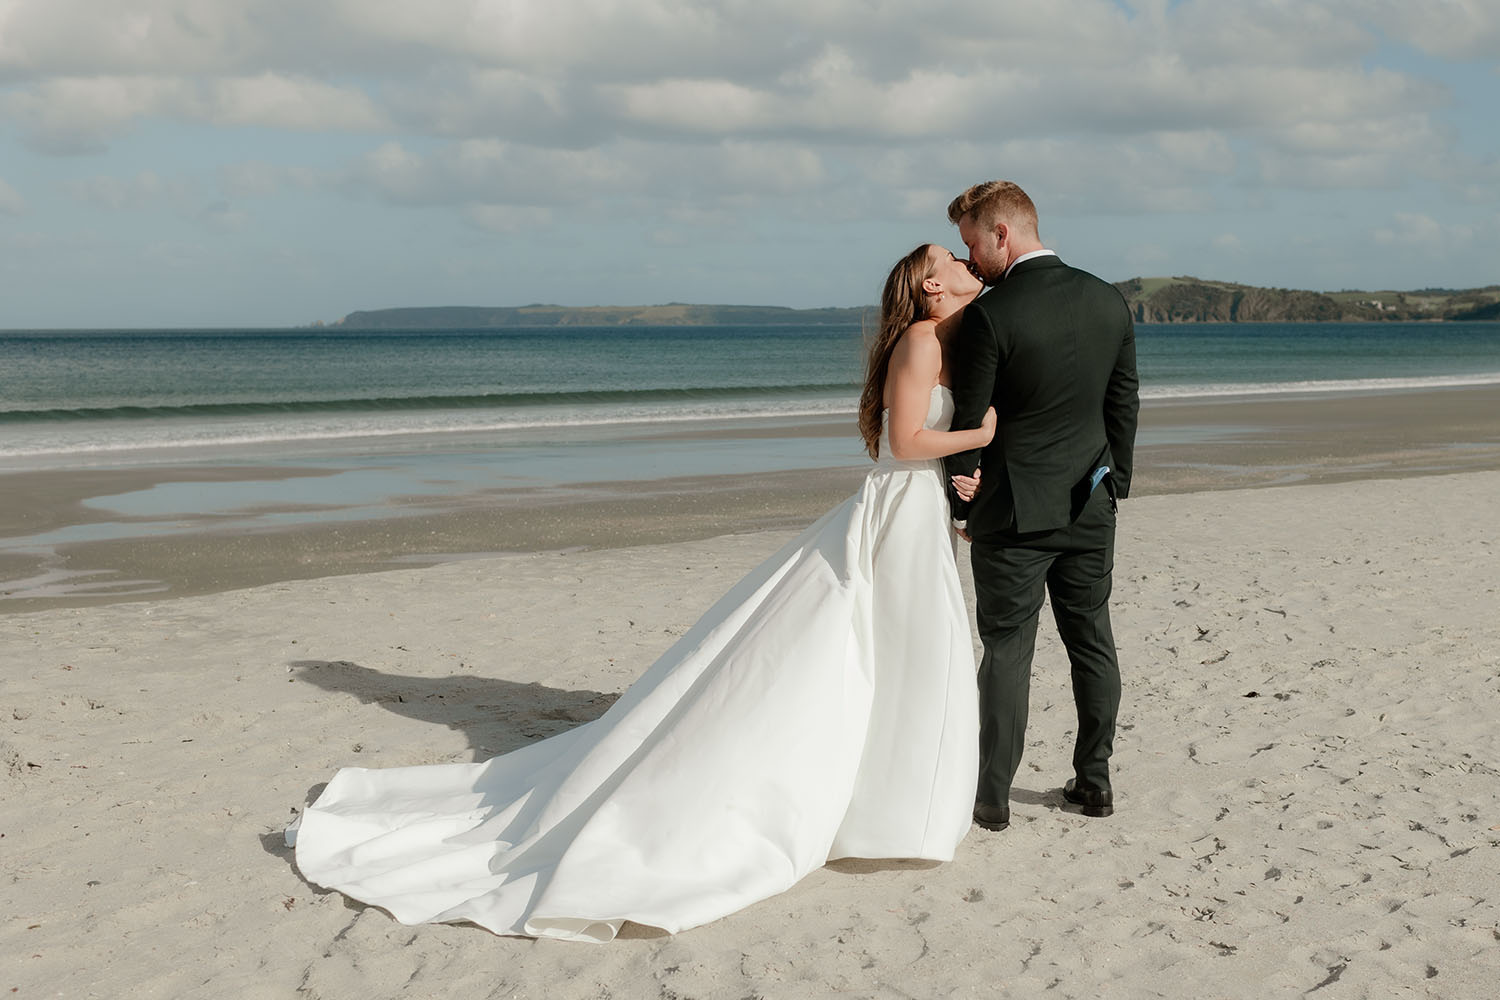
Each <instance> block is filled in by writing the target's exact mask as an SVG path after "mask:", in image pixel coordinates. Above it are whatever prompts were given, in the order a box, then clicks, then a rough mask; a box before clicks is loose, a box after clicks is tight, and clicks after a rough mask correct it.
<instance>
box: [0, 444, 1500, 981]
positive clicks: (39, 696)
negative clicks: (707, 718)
mask: <svg viewBox="0 0 1500 1000" xmlns="http://www.w3.org/2000/svg"><path fill="white" fill-rule="evenodd" d="M1497 513H1500V473H1496V472H1480V473H1470V474H1464V475H1458V476H1439V477H1432V478H1424V479H1407V480H1392V481H1376V482H1360V483H1345V484H1338V485H1324V486H1307V487H1290V488H1276V489H1265V490H1255V491H1242V492H1220V493H1201V494H1193V495H1183V496H1164V497H1149V498H1142V499H1136V500H1132V501H1129V502H1128V503H1127V504H1126V505H1125V507H1124V509H1123V523H1122V529H1121V537H1120V545H1119V554H1118V557H1117V574H1116V601H1115V609H1116V615H1115V617H1116V631H1117V635H1118V639H1119V643H1120V648H1121V657H1122V661H1123V664H1124V669H1125V674H1126V689H1125V706H1124V709H1123V713H1122V722H1123V725H1124V731H1123V732H1122V734H1121V738H1120V740H1119V745H1118V748H1117V753H1116V758H1115V761H1116V770H1115V775H1116V777H1115V788H1116V797H1117V811H1116V813H1115V815H1114V816H1113V817H1111V818H1108V819H1087V818H1084V817H1082V816H1079V815H1076V814H1073V813H1067V812H1062V811H1060V810H1059V808H1058V805H1059V801H1060V799H1059V794H1058V791H1057V786H1058V785H1060V784H1061V782H1062V781H1063V779H1064V778H1066V777H1067V776H1068V772H1067V761H1068V759H1069V752H1070V744H1071V728H1072V724H1073V723H1072V705H1071V700H1070V697H1069V695H1068V691H1067V676H1066V674H1067V671H1066V663H1065V661H1064V659H1063V657H1062V653H1061V649H1060V647H1059V645H1058V644H1057V642H1056V640H1055V637H1054V636H1053V635H1052V632H1051V629H1050V623H1048V622H1044V627H1043V641H1042V644H1041V647H1040V649H1039V651H1038V661H1037V672H1036V681H1035V684H1034V690H1033V694H1032V697H1033V706H1032V723H1031V739H1032V748H1031V750H1030V751H1029V757H1028V759H1027V761H1026V763H1025V764H1024V765H1023V768H1024V770H1023V774H1022V776H1021V778H1020V780H1019V781H1018V789H1017V793H1016V796H1015V798H1014V800H1013V806H1014V810H1015V822H1014V823H1013V825H1012V827H1011V829H1010V830H1008V831H1006V832H1004V833H1000V834H992V833H987V832H985V831H983V830H980V829H978V828H975V829H974V830H973V831H972V832H971V833H970V835H969V838H968V839H967V840H966V841H965V842H964V844H963V845H962V846H961V848H960V850H959V854H958V857H957V859H956V860H955V861H953V862H952V863H951V864H947V865H941V866H930V865H917V864H902V863H864V862H845V863H838V864H835V865H833V866H830V867H829V868H827V869H824V870H822V871H819V872H817V873H815V874H814V875H813V876H812V877H810V878H808V879H806V880H805V881H804V882H803V883H801V884H800V885H798V886H797V887H795V888H794V889H793V890H791V891H790V892H787V893H785V894H784V895H782V896H779V897H776V898H774V899H771V900H769V901H766V902H764V903H761V904H759V905H756V906H754V907H751V908H750V909H748V910H746V911H743V912H741V913H739V914H736V915H734V916H731V917H729V918H726V919H724V920H721V921H718V922H716V923H714V924H710V925H708V926H706V927H702V928H698V929H695V930H691V931H687V932H685V933H683V934H681V935H679V936H677V937H675V938H673V937H665V936H662V935H660V934H659V933H658V932H655V931H651V930H649V929H646V928H633V927H627V929H626V930H627V933H626V936H625V937H624V938H623V939H621V940H618V941H615V942H613V943H611V944H609V945H605V946H589V945H581V944H570V943H560V942H534V941H530V940H526V939H519V938H499V937H495V936H493V935H491V934H489V933H488V932H485V931H482V930H479V929H477V928H474V927H467V926H425V927H403V926H401V925H399V924H397V923H396V922H395V921H393V920H392V919H391V918H390V917H389V916H387V915H386V914H385V913H384V912H382V911H380V910H376V909H371V908H365V907H362V906H359V905H357V904H353V903H350V902H347V901H346V900H345V899H344V898H343V897H342V896H340V895H338V894H334V893H322V892H319V891H315V890H313V889H311V888H310V887H309V886H308V885H307V884H306V883H304V882H303V881H302V880H301V879H300V878H299V877H298V875H297V872H296V870H295V868H294V867H293V866H292V863H291V856H290V852H288V851H287V850H285V849H284V848H283V847H282V846H281V835H280V830H281V827H282V826H283V825H284V823H285V822H286V821H287V820H288V819H290V817H291V808H292V807H294V806H301V805H302V804H303V803H304V802H305V801H306V799H307V797H308V795H309V793H310V792H311V791H313V790H314V789H315V788H316V787H317V786H318V785H320V784H321V782H323V781H325V780H327V778H328V777H329V776H330V775H331V774H332V773H333V771H334V770H335V769H336V768H337V767H339V766H340V765H344V764H360V765H364V766H394V765H403V764H414V763H423V762H434V761H467V760H474V759H483V758H485V757H488V756H490V755H491V754H492V753H494V752H498V751H503V750H505V749H508V748H511V747H514V746H517V745H519V744H520V743H522V742H524V741H526V740H528V739H532V738H535V737H537V736H541V735H545V734H547V733H551V732H556V731H558V730H559V729H562V728H566V727H567V726H569V725H572V724H573V723H574V722H575V721H577V720H581V719H587V718H592V717H593V716H595V715H597V714H598V713H599V712H600V711H602V709H603V707H604V706H605V705H606V704H607V703H608V701H609V698H610V696H612V695H613V694H614V693H617V692H618V691H619V690H621V689H622V688H623V687H625V686H626V685H628V684H629V682H630V681H631V679H632V678H633V677H635V676H636V675H637V674H638V673H639V672H640V671H641V670H642V669H643V668H644V667H645V666H646V665H647V664H648V663H649V662H650V661H651V660H652V659H653V657H654V656H655V655H656V654H657V653H659V652H660V651H661V650H663V649H664V648H665V647H666V646H667V645H668V644H669V641H670V640H671V638H672V637H673V636H674V635H676V634H678V633H679V632H681V631H682V629H683V628H685V627H686V626H687V625H688V624H689V623H690V622H691V621H692V620H693V619H694V617H695V616H696V615H697V614H698V613H699V612H700V611H701V610H702V609H704V608H706V607H707V606H708V604H709V603H711V602H712V600H713V599H714V598H715V597H716V596H717V595H718V594H719V593H720V592H721V591H722V590H724V589H725V588H726V587H727V586H728V584H729V583H730V582H732V581H733V580H734V579H735V578H737V577H738V576H739V575H740V574H741V573H742V572H744V571H745V570H746V569H748V568H749V567H750V566H751V565H753V564H754V563H756V562H757V561H758V560H759V559H760V558H762V557H763V556H765V555H767V554H769V553H770V552H772V551H773V550H774V549H775V548H776V547H777V546H778V544H779V543H780V542H781V541H783V540H784V539H785V538H786V537H787V535H786V534H785V533H767V534H754V535H741V536H731V537H725V538H719V539H713V540H710V541H706V542H694V543H685V544H672V545H660V546H650V547H644V548H635V549H618V550H612V551H593V552H574V553H547V554H541V555H527V556H515V557H507V558H501V559H487V560H484V561H474V562H466V563H457V564H450V565H447V566H442V567H438V568H433V569H422V570H411V571H398V572H390V573H380V574H371V575H362V576H345V577H338V578H331V579H327V580H312V581H301V582H296V583H290V584H283V585H275V586H268V587H262V588H257V589H254V590H243V591H237V592H231V593H225V594H218V595H214V596H208V597H194V598H183V599H179V600H168V601H161V602H158V603H146V604H122V605H114V606H109V607H102V608H88V609H73V610H60V611H49V612H42V613H35V614H25V615H11V616H7V617H3V618H0V681H3V687H0V691H3V697H0V713H3V743H0V757H3V759H4V762H5V765H6V766H5V769H4V772H3V773H0V796H3V810H0V862H3V866H4V867H3V879H0V970H3V971H0V995H6V996H11V995H13V996H18V997H42V996H66V997H174V998H176V997H205V998H206V997H215V998H218V997H291V996H306V997H321V998H343V997H348V998H369V997H387V996H410V997H437V996H442V997H464V998H480V997H614V998H625V997H648V996H649V997H656V996H661V997H677V998H688V997H751V996H761V997H770V998H783V997H826V996H830V995H846V996H855V997H946V996H964V997H967V996H974V997H989V996H996V995H1001V994H1002V993H1004V994H1005V995H1011V996H1018V997H1029V996H1040V995H1042V994H1043V993H1044V992H1045V991H1047V990H1048V989H1049V988H1053V989H1052V991H1051V992H1050V993H1047V994H1046V995H1048V996H1059V997H1068V996H1084V995H1088V996H1097V995H1104V996H1109V997H1157V996H1160V997H1194V998H1197V997H1247V998H1250V997H1255V998H1259V997H1272V996H1300V995H1303V994H1308V993H1311V994H1312V995H1313V996H1314V997H1316V998H1320V1000H1336V998H1341V997H1356V996H1359V997H1365V996H1368V997H1389V996H1398V995H1399V996H1417V997H1442V998H1465V997H1476V998H1477V997H1489V996H1493V995H1494V992H1495V990H1494V984H1495V983H1496V982H1497V981H1500V874H1497V872H1500V851H1497V847H1500V735H1497V734H1500V724H1497V719H1500V711H1497V709H1500V666H1497V664H1500V597H1497V586H1500V559H1497V551H1496V550H1497V538H1500V517H1497V516H1496V515H1497ZM309 662H315V663H316V664H319V665H314V666H308V665H306V664H308V663H309ZM299 664H300V665H299ZM299 991H300V992H299Z"/></svg>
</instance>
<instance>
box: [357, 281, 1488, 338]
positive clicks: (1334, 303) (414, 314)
mask: <svg viewBox="0 0 1500 1000" xmlns="http://www.w3.org/2000/svg"><path fill="white" fill-rule="evenodd" d="M1115 287H1116V288H1118V289H1119V290H1120V294H1121V295H1123V296H1125V301H1126V302H1127V303H1129V305H1130V308H1131V311H1132V312H1133V313H1134V315H1135V318H1136V321H1137V322H1140V323H1267V322H1269V323H1302V322H1311V323H1315V322H1340V323H1353V322H1389V321H1393V320H1401V321H1407V322H1410V321H1413V320H1491V321H1493V320H1500V285H1490V286H1487V287H1485V288H1467V289H1450V288H1424V289H1419V290H1417V291H1409V292H1397V291H1379V292H1365V291H1342V292H1309V291H1300V290H1297V289H1291V288H1258V287H1256V286H1254V285H1239V284H1235V283H1233V282H1228V281H1206V280H1203V279H1200V278H1191V277H1177V278H1131V279H1130V280H1129V281H1117V282H1115ZM874 318H875V307H874V306H853V307H849V308H829V309H790V308H786V307H783V306H724V305H687V304H684V303H680V302H672V303H668V304H667V305H659V306H556V305H540V304H538V305H529V306H431V307H416V308H405V309H370V310H360V311H358V312H352V313H350V314H349V315H347V316H345V317H344V318H343V319H341V320H337V321H336V322H334V323H331V324H329V326H332V327H335V328H340V329H349V330H487V329H497V328H506V327H549V326H734V325H755V326H776V325H793V324H795V325H798V326H806V325H818V324H861V323H864V324H868V323H871V322H873V321H874Z"/></svg>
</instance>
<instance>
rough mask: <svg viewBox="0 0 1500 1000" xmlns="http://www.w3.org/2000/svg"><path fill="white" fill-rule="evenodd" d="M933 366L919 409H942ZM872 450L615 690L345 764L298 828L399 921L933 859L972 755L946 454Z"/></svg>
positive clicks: (773, 882)
mask: <svg viewBox="0 0 1500 1000" xmlns="http://www.w3.org/2000/svg"><path fill="white" fill-rule="evenodd" d="M952 413H953V404H952V397H951V395H950V394H949V393H948V391H947V389H946V388H944V387H942V386H937V387H934V389H933V391H932V396H931V404H930V407H929V410H928V415H927V421H926V424H927V426H929V427H936V428H946V427H947V426H948V422H949V421H950V420H951V418H952ZM881 454H882V458H881V459H880V461H878V462H877V463H876V465H875V467H874V468H873V469H872V470H871V472H870V473H869V475H868V476H867V477H866V479H865V482H864V484H863V486H862V487H861V488H860V490H859V492H858V493H856V494H855V495H854V496H852V497H850V498H849V499H848V500H846V501H845V502H843V503H842V504H840V505H839V506H837V507H835V508H834V509H833V510H831V511H829V512H828V513H827V514H825V515H823V516H822V517H821V518H819V519H818V520H817V521H816V522H815V523H814V524H813V525H811V526H810V527H809V528H808V529H807V530H806V531H804V532H803V533H802V534H801V535H800V536H799V537H797V538H796V539H795V540H793V541H792V542H790V543H789V544H787V545H786V546H785V547H784V548H782V550H781V551H780V552H778V553H776V555H774V556H772V557H771V558H770V559H768V560H767V561H766V562H765V563H763V564H762V565H761V566H759V567H758V568H757V569H755V570H754V571H752V572H751V573H750V574H749V575H748V576H746V577H745V578H744V579H743V580H741V581H740V582H739V583H738V584H736V585H735V586H734V587H733V588H732V589H731V590H730V591H729V593H727V594H726V595H725V596H724V597H723V598H721V599H720V600H719V601H718V603H716V604H715V605H714V606H713V607H712V608H710V609H709V611H708V612H707V613H706V614H705V615H704V616H703V617H702V619H700V620H699V621H698V622H697V624H695V625H694V626H693V627H692V628H691V629H690V630H689V631H688V632H687V633H686V634H685V635H683V636H682V638H681V639H679V640H678V641H677V642H676V643H675V644H674V645H673V646H672V647H671V648H670V649H669V650H667V652H666V653H665V654H663V655H662V657H661V658H660V659H659V660H657V661H656V663H655V664H653V665H652V666H651V667H649V668H648V669H647V670H646V672H645V673H644V674H642V675H641V677H640V678H639V679H638V680H637V681H636V682H635V683H634V684H632V685H631V686H630V688H629V689H628V690H627V691H626V692H625V693H624V694H623V695H621V697H620V698H619V700H618V701H616V702H615V703H614V705H612V706H611V707H610V708H609V710H608V711H607V712H605V713H604V715H602V716H600V717H599V718H598V719H596V720H594V721H593V722H589V723H586V724H584V725H581V726H579V727H577V728H576V729H572V730H570V731H568V732H565V733H561V734H559V735H556V736H553V737H550V738H548V739H545V740H541V741H539V742H537V743H533V744H531V745H529V746H526V747H522V748H520V749H518V750H515V751H513V752H511V753H507V754H504V755H503V756H500V757H495V758H493V759H491V760H488V761H485V762H484V763H480V764H438V765H429V766H420V767H402V768H390V769H384V770H370V769H366V768H355V767H351V768H344V769H342V770H340V771H339V772H338V773H337V774H336V775H335V776H334V778H333V780H332V781H331V782H329V784H328V786H327V788H326V789H324V791H323V793H322V794H321V795H320V796H319V797H318V799H317V801H316V802H314V803H313V804H312V805H310V806H308V807H307V809H306V810H305V811H304V813H303V815H302V816H301V817H300V819H299V821H298V823H297V825H296V827H295V828H294V829H292V830H289V831H288V834H287V839H288V842H290V843H294V844H295V847H296V858H297V866H298V868H299V869H300V870H301V872H302V874H303V875H304V876H305V877H306V878H307V879H308V880H309V881H311V882H314V883H317V884H320V885H324V886H327V887H330V888H334V889H338V890H339V891H340V892H343V893H345V894H346V895H348V896H352V897H353V898H355V899H358V900H362V901H364V902H366V903H371V904H374V905H376V906H379V907H382V908H384V909H386V910H388V911H390V913H391V914H392V915H393V916H395V918H396V919H397V920H399V921H401V922H402V923H407V924H415V923H424V922H433V921H470V922H472V923H476V924H479V925H481V926H483V927H486V928H488V929H490V930H492V931H494V932H496V933H500V934H526V935H532V936H539V937H559V938H574V939H581V940H591V941H607V940H609V939H611V938H613V937H614V936H615V934H616V933H618V931H619V929H620V925H621V924H623V923H624V922H625V921H626V920H633V921H636V922H637V923H642V924H648V925H651V926H654V927H660V928H664V929H665V930H668V931H672V932H675V931H679V930H683V929H685V928H689V927H694V926H697V925H699V924H703V923H707V922H708V921H710V920H714V919H717V918H719V917H722V916H724V915H726V914H729V913H732V912H734V911H735V910H739V909H741V908H743V907H745V906H748V905H750V904H751V903H754V902H756V901H758V900H761V899H765V898H767V897H769V896H772V895H775V894H776V893H779V892H782V891H783V890H785V889H787V888H789V887H790V886H791V885H793V884H794V883H795V882H796V881H797V880H798V879H800V878H802V877H803V876H804V875H806V874H807V873H808V872H810V871H812V870H813V869H815V868H817V867H819V866H821V865H822V864H824V863H825V862H826V861H828V860H829V859H831V858H840V857H864V858H928V859H933V860H939V861H946V860H949V859H951V858H952V856H953V851H954V848H955V847H956V846H957V845H958V843H959V841H960V840H962V839H963V837H964V835H965V833H966V832H967V831H968V828H969V818H970V812H971V810H972V808H973V803H974V787H975V780H976V774H977V769H978V761H977V754H978V732H977V726H978V722H977V719H978V709H977V704H976V701H977V698H976V693H975V681H974V658H973V646H972V644H971V640H970V634H969V628H968V616H967V612H966V610H965V606H964V601H963V595H962V592H961V590H960V587H959V581H958V574H957V569H956V566H955V562H954V551H953V535H952V532H951V529H950V527H949V518H948V507H947V501H946V498H945V495H944V491H943V479H942V468H941V464H940V463H938V462H935V461H923V462H900V461H896V460H894V459H892V458H889V457H888V455H889V447H888V445H887V442H885V441H882V447H881Z"/></svg>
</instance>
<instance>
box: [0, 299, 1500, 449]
mask: <svg viewBox="0 0 1500 1000" xmlns="http://www.w3.org/2000/svg"><path fill="white" fill-rule="evenodd" d="M862 339H863V332H862V331H861V329H860V328H859V327H857V326H807V327H793V326H774V327H773V326H764V327H756V326H734V327H627V328H620V327H608V328H546V329H527V330H484V331H471V330H466V331H450V332H441V331H440V332H426V331H424V332H420V333H416V332H413V333H402V332H358V333H356V332H350V333H345V332H335V331H332V330H160V331H151V330H140V331H119V330H98V331H9V332H0V471H4V470H16V469H26V468H59V467H91V466H118V465H122V464H139V463H160V462H164V461H180V460H186V461H197V460H213V461H228V460H240V459H246V460H252V459H253V460H257V461H259V460H264V459H265V458H266V457H267V456H278V457H280V458H287V457H295V456H299V455H310V454H320V455H325V456H326V455H336V454H341V453H360V454H364V455H369V454H370V453H372V452H390V453H393V454H407V453H413V452H430V451H432V450H434V449H443V448H445V447H450V446H451V447H457V448H462V449H465V450H467V449H471V448H474V447H500V448H503V447H506V446H508V445H528V444H536V443H538V442H543V441H547V440H552V439H557V440H565V441H569V442H574V443H577V442H581V441H587V440H589V439H593V438H597V439H599V440H600V441H609V440H614V439H617V438H618V437H619V435H620V432H621V431H622V429H625V428H634V429H637V430H639V429H641V428H643V427H649V426H650V425H663V426H668V425H676V426H678V427H684V428H687V427H694V426H703V425H706V424H715V425H725V424H726V423H727V424H728V425H729V426H733V424H735V423H737V422H747V421H758V422H765V421H772V422H781V423H784V422H786V421H795V420H798V419H802V418H818V419H831V418H834V417H835V416H837V415H846V414H852V412H853V409H854V404H855V401H856V399H857V397H858V393H859V381H860V378H861V367H862V361H863V346H862ZM1137 345H1138V347H1137V349H1138V354H1139V367H1140V373H1141V383H1142V395H1143V397H1144V398H1146V399H1147V400H1151V399H1153V398H1154V399H1165V398H1191V397H1213V396H1232V395H1245V394H1253V393H1286V392H1351V391H1373V390H1382V389H1399V388H1419V387H1429V386H1441V385H1462V384H1476V383H1484V382H1500V323H1392V324H1360V323H1335V324H1270V323H1268V324H1198V325H1171V326H1168V325H1142V326H1140V327H1139V328H1138V330H1137ZM850 438H851V440H853V431H852V424H851V431H850ZM855 444H856V445H857V442H855ZM847 450H848V453H849V455H850V456H857V454H858V448H857V447H852V448H851V449H847Z"/></svg>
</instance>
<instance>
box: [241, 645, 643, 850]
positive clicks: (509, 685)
mask: <svg viewBox="0 0 1500 1000" xmlns="http://www.w3.org/2000/svg"><path fill="white" fill-rule="evenodd" d="M287 666H288V667H289V668H290V669H291V670H292V671H294V674H293V676H294V677H295V678H296V679H297V680H298V681H301V682H303V683H307V684H311V685H313V686H314V687H320V688H322V689H323V690H325V691H332V692H337V693H341V694H348V695H353V696H354V697H355V698H357V699H359V700H360V701H361V702H363V703H365V704H367V705H379V706H380V707H381V708H384V709H385V710H386V711H388V712H394V713H395V714H397V715H402V716H405V717H406V718H408V719H415V720H417V721H418V722H426V723H431V724H433V725H439V726H446V727H447V728H449V729H452V730H454V731H456V732H459V733H462V734H463V736H464V739H465V741H466V742H467V743H468V746H469V754H470V759H471V760H472V761H474V762H475V763H478V762H480V761H486V760H489V759H490V758H491V757H495V756H498V755H500V754H503V753H509V752H510V751H512V750H515V749H517V748H519V747H523V746H525V745H526V744H528V743H534V742H536V741H537V740H541V739H546V738H547V737H548V736H555V735H557V734H558V733H561V732H566V731H567V730H569V729H572V728H574V727H575V726H580V725H582V724H583V723H585V722H591V721H593V720H594V719H597V718H598V717H599V716H601V715H603V714H604V712H605V710H606V709H608V708H609V706H610V705H613V704H614V703H615V699H617V698H618V697H619V695H618V694H617V693H614V692H604V691H588V690H578V691H573V690H567V689H564V688H553V687H547V686H546V685H544V684H536V683H531V684H525V683H521V682H519V681H507V680H502V679H499V678H496V677H486V676H484V675H482V674H469V673H464V674H449V675H448V676H446V677H414V676H409V675H405V674H384V673H381V672H380V671H378V670H372V669H370V668H369V667H366V666H362V665H361V664H358V663H354V662H351V661H349V660H293V661H291V662H290V663H289V664H287ZM356 749H359V748H358V747H356ZM349 763H351V764H352V763H356V762H355V761H350V762H349ZM325 784H326V782H320V783H319V784H316V785H314V786H312V787H311V788H310V789H308V792H307V796H306V798H305V800H304V801H306V802H311V801H313V800H314V799H316V798H317V797H318V795H319V793H321V792H322V790H323V787H324V785H325ZM261 846H262V847H264V848H265V850H266V852H267V853H269V854H275V855H283V856H285V855H287V854H288V853H289V848H287V846H286V842H285V838H284V836H283V834H282V833H281V832H280V831H275V832H270V833H266V834H264V835H263V836H262V837H261Z"/></svg>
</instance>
